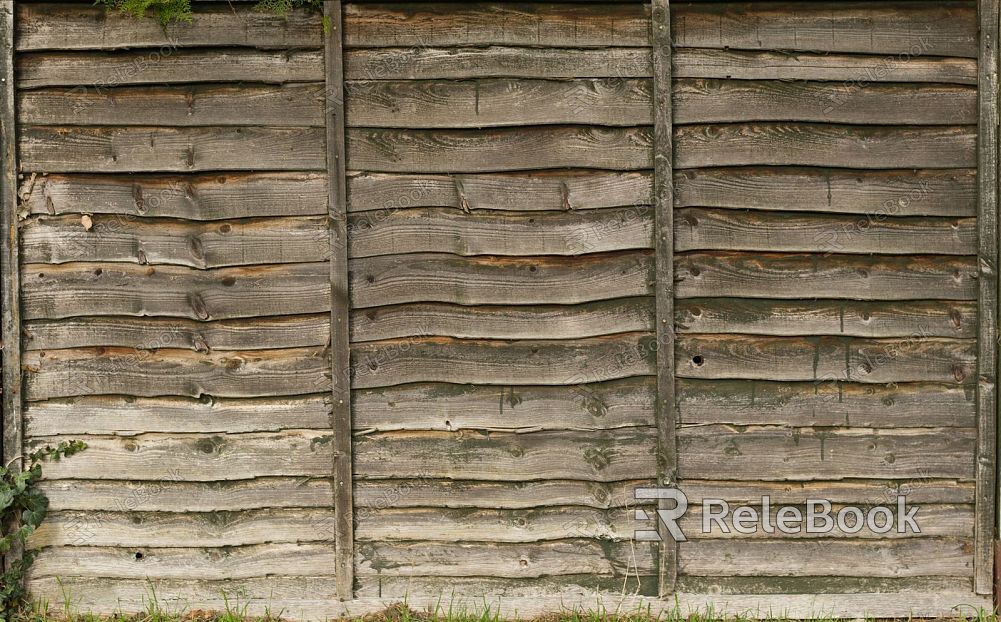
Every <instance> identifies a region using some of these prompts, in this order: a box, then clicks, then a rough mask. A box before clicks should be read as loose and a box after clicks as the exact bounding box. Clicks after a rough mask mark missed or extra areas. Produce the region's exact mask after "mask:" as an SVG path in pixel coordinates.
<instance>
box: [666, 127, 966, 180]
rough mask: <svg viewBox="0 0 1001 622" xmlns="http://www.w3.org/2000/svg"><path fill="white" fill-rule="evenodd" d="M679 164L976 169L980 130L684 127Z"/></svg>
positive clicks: (678, 138) (678, 143)
mask: <svg viewBox="0 0 1001 622" xmlns="http://www.w3.org/2000/svg"><path fill="white" fill-rule="evenodd" d="M675 142H676V150H675V159H674V162H675V166H677V167H678V168H697V167H708V166H756V165H767V166H772V165H792V166H837V167H844V168H861V169H872V168H876V169H881V168H883V169H886V168H891V169H892V168H958V167H972V166H976V161H977V159H976V153H977V152H976V131H975V129H974V128H971V127H969V126H956V127H934V128H929V127H882V126H853V125H852V126H849V125H830V124H819V123H809V124H807V123H754V124H732V125H686V126H680V127H678V128H675Z"/></svg>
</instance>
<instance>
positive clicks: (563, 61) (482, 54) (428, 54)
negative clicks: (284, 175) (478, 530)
mask: <svg viewBox="0 0 1001 622" xmlns="http://www.w3.org/2000/svg"><path fill="white" fill-rule="evenodd" d="M841 73H842V74H844V73H846V72H844V71H842V72H841ZM974 74H975V71H974ZM344 75H345V77H346V78H347V79H348V80H458V79H468V78H649V77H651V76H652V75H653V68H652V66H651V65H650V49H649V48H639V47H627V48H605V49H587V48H585V49H569V48H536V47H527V48H526V47H510V46H488V47H461V48H441V47H393V48H370V49H351V50H345V54H344ZM306 79H310V78H306ZM30 83H31V82H29V84H30Z"/></svg>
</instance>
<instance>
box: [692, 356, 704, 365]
mask: <svg viewBox="0 0 1001 622" xmlns="http://www.w3.org/2000/svg"><path fill="white" fill-rule="evenodd" d="M692 363H694V364H695V366H696V367H702V366H703V365H705V363H706V360H705V359H704V358H702V355H701V354H696V355H695V356H693V357H692Z"/></svg>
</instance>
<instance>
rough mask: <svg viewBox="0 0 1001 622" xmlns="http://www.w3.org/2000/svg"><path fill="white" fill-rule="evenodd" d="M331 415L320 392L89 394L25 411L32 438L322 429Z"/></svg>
mask: <svg viewBox="0 0 1001 622" xmlns="http://www.w3.org/2000/svg"><path fill="white" fill-rule="evenodd" d="M329 416H330V403H329V400H327V399H325V398H324V397H322V396H316V395H311V396H305V397H286V398H273V397H267V398H253V399H236V400H234V399H226V398H215V397H213V398H211V399H204V400H203V399H192V398H183V397H157V398H148V399H136V398H135V397H133V396H128V397H120V396H88V397H77V398H69V399H60V400H55V399H53V400H46V401H44V402H31V403H29V404H27V405H26V407H25V411H24V421H25V431H26V434H27V435H28V436H30V437H32V438H39V437H43V436H57V435H60V434H107V435H116V436H134V435H137V434H143V433H148V432H164V433H178V434H188V433H198V434H213V433H219V434H222V433H225V432H229V433H238V432H278V431H281V430H294V429H322V428H324V427H326V425H327V422H328V417H329Z"/></svg>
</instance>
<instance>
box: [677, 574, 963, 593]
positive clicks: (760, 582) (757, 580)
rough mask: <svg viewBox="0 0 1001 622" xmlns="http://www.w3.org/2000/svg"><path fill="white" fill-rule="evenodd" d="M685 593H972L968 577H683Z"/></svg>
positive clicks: (682, 584) (681, 582) (681, 581)
mask: <svg viewBox="0 0 1001 622" xmlns="http://www.w3.org/2000/svg"><path fill="white" fill-rule="evenodd" d="M679 583H680V584H681V586H682V587H681V589H682V590H684V591H685V592H689V593H695V594H701V593H711V594H727V595H730V594H733V595H736V594H785V595H794V594H802V595H807V594H810V595H817V596H819V597H821V598H823V596H824V595H828V594H842V595H845V596H847V597H848V598H852V595H859V594H865V595H866V596H873V595H874V594H875V593H887V592H888V593H894V594H898V595H901V596H906V595H916V594H917V593H918V592H922V591H925V590H929V591H932V592H936V593H944V592H950V591H951V592H962V591H965V592H971V593H972V591H973V581H972V580H971V579H970V578H968V577H900V578H898V577H699V576H685V577H682V578H681V580H680V581H679Z"/></svg>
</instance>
